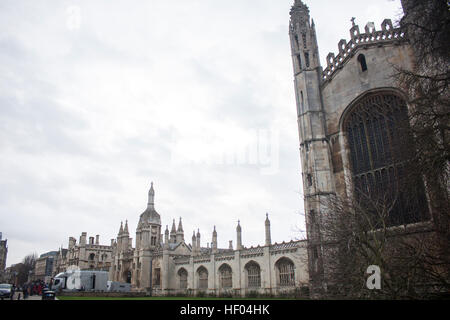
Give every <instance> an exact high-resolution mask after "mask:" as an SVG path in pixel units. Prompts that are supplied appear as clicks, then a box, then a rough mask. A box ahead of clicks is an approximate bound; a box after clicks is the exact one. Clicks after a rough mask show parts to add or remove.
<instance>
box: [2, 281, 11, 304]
mask: <svg viewBox="0 0 450 320" xmlns="http://www.w3.org/2000/svg"><path fill="white" fill-rule="evenodd" d="M11 292H12V285H10V284H9V283H2V284H0V298H1V299H2V300H3V299H4V298H7V299H10V298H11Z"/></svg>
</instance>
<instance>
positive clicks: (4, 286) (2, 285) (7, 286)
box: [0, 283, 11, 289]
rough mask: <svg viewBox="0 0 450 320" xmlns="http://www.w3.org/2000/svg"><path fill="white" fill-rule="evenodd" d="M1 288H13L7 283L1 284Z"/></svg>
mask: <svg viewBox="0 0 450 320" xmlns="http://www.w3.org/2000/svg"><path fill="white" fill-rule="evenodd" d="M0 289H11V285H10V284H7V283H2V284H0Z"/></svg>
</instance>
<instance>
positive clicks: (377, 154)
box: [344, 93, 428, 226]
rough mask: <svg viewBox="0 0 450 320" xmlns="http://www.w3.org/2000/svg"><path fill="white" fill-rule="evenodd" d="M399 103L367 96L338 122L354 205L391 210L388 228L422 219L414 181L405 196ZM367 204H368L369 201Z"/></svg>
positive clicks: (419, 189) (420, 191)
mask: <svg viewBox="0 0 450 320" xmlns="http://www.w3.org/2000/svg"><path fill="white" fill-rule="evenodd" d="M407 119H408V116H407V107H406V104H405V102H404V101H403V99H401V98H400V97H398V96H397V95H394V94H392V93H373V94H369V95H367V96H365V97H364V98H363V99H361V100H360V101H358V102H357V103H356V104H355V105H354V106H353V108H352V109H351V111H350V112H349V114H348V115H347V116H346V119H345V122H344V129H345V131H346V133H347V141H348V145H349V149H350V162H351V169H352V177H353V183H354V189H355V196H356V199H357V200H358V201H359V203H360V204H363V203H369V202H370V201H368V200H369V199H370V200H383V201H386V203H389V202H390V205H391V206H392V207H391V209H390V212H389V217H388V221H386V222H387V223H388V225H391V226H392V225H400V224H404V223H413V222H418V221H421V220H424V219H425V218H426V216H427V214H428V210H427V207H426V200H425V191H424V186H423V182H422V180H421V178H420V177H418V179H417V181H414V190H413V191H411V189H408V192H406V191H405V188H404V187H405V176H406V175H405V172H404V164H405V161H406V160H407V157H406V153H407V152H405V144H408V145H409V143H410V142H411V140H410V139H409V132H408V131H407V130H406V131H405V128H406V129H408V122H407ZM372 203H373V201H372Z"/></svg>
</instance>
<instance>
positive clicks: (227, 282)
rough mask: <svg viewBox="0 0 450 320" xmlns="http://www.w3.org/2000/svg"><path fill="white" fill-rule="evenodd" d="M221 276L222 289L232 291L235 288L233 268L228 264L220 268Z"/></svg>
mask: <svg viewBox="0 0 450 320" xmlns="http://www.w3.org/2000/svg"><path fill="white" fill-rule="evenodd" d="M219 275H220V287H221V288H222V289H230V288H232V286H233V279H232V270H231V267H230V266H229V265H227V264H224V265H222V266H221V267H220V268H219Z"/></svg>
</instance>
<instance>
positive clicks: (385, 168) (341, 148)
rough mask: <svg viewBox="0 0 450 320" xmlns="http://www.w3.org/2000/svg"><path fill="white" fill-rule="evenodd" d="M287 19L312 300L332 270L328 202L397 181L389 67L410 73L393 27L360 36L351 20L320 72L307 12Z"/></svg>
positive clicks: (407, 50)
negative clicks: (392, 152) (347, 33)
mask: <svg viewBox="0 0 450 320" xmlns="http://www.w3.org/2000/svg"><path fill="white" fill-rule="evenodd" d="M404 2H405V1H404ZM290 16H291V18H290V24H289V36H290V44H291V53H292V61H293V69H294V84H295V95H296V106H297V121H298V131H299V147H300V158H301V168H302V182H303V196H304V209H305V222H306V232H307V237H308V269H309V277H310V286H311V289H312V292H313V294H314V292H316V293H320V291H328V287H329V285H332V281H330V280H331V278H330V276H329V270H330V268H329V266H332V264H333V263H334V262H333V261H327V257H330V254H328V253H330V252H332V251H331V250H333V249H332V244H331V243H330V242H328V241H327V239H326V238H325V231H326V230H325V228H324V225H326V222H327V221H325V218H326V217H327V216H330V215H328V213H330V214H332V212H327V207H326V204H327V202H328V200H329V199H330V198H331V197H333V196H334V195H336V196H339V197H348V198H350V199H351V198H352V197H354V196H355V195H357V193H358V192H361V190H363V191H364V192H368V191H367V190H369V191H370V192H372V194H373V192H374V190H375V188H378V190H383V188H384V190H388V189H389V188H390V187H392V186H395V183H396V181H399V179H400V178H399V177H400V176H399V175H400V173H396V172H395V170H392V168H394V167H395V165H396V164H395V163H394V160H392V157H390V156H389V154H390V150H393V147H394V145H393V144H392V141H393V137H395V130H396V128H394V126H392V127H390V124H391V123H392V121H391V120H390V119H391V117H390V115H391V114H392V112H398V113H399V114H400V113H402V112H404V111H405V110H406V98H405V97H406V94H405V93H404V92H402V90H401V89H400V88H398V85H397V84H396V82H395V78H394V77H393V75H394V74H395V73H396V67H400V68H403V69H411V68H412V65H413V59H412V50H411V47H410V45H409V43H408V41H407V39H406V35H405V32H404V30H402V29H401V28H398V27H394V26H393V24H392V21H391V20H390V19H385V20H384V21H383V22H382V23H381V30H377V29H376V27H375V24H374V23H373V22H368V23H367V24H366V25H365V27H364V29H363V30H362V29H361V30H360V27H359V26H358V25H357V24H356V23H355V19H352V25H351V27H350V30H349V31H350V40H349V41H347V40H345V39H341V40H340V41H338V45H337V47H338V53H337V54H336V55H335V54H334V53H329V54H328V55H327V57H326V63H327V65H326V68H325V69H322V67H321V65H320V60H319V54H318V44H317V37H316V31H315V26H314V21H312V20H311V19H310V15H309V9H308V7H307V6H306V5H305V4H304V3H303V2H302V1H301V0H295V2H294V5H293V6H292V8H291V11H290ZM394 66H396V67H394ZM361 119H364V120H361ZM386 128H389V130H391V131H389V130H388V129H386ZM380 159H381V160H380ZM400 192H401V191H400ZM402 206H403V204H401V203H400V202H398V204H396V208H394V209H395V210H396V212H397V213H398V215H399V216H400V215H403V217H402V219H404V220H399V221H404V223H411V222H414V221H416V220H414V221H412V220H411V221H409V220H406V219H407V218H408V214H407V211H405V208H406V206H403V207H402ZM405 213H406V214H405ZM328 250H330V251H328Z"/></svg>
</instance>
